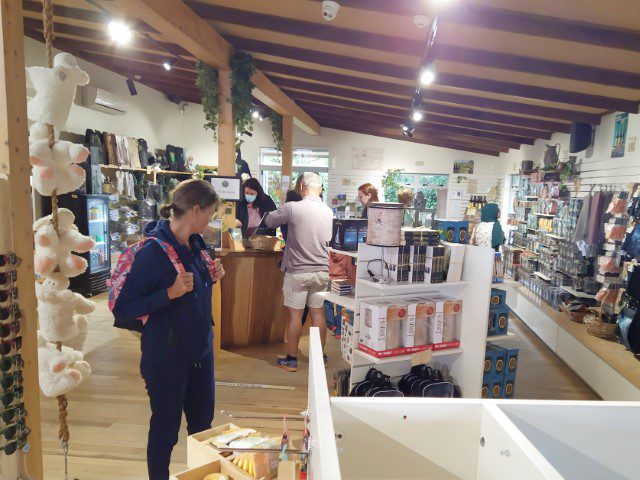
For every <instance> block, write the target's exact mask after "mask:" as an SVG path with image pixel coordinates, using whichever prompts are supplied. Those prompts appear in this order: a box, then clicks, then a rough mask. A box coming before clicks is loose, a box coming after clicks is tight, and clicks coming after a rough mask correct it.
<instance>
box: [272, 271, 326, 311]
mask: <svg viewBox="0 0 640 480" xmlns="http://www.w3.org/2000/svg"><path fill="white" fill-rule="evenodd" d="M328 286H329V272H309V273H285V274H284V284H283V286H282V292H283V293H284V306H285V307H291V308H297V309H299V310H302V309H303V308H304V307H305V305H307V306H309V307H311V308H322V306H323V305H324V298H323V297H322V296H320V295H318V294H319V293H320V292H324V291H326V290H327V287H328Z"/></svg>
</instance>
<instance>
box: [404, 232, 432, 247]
mask: <svg viewBox="0 0 640 480" xmlns="http://www.w3.org/2000/svg"><path fill="white" fill-rule="evenodd" d="M402 231H403V233H404V242H405V244H407V245H426V246H430V247H435V246H437V245H438V244H439V243H440V232H438V230H429V229H425V228H403V229H402Z"/></svg>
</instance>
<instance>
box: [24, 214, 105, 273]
mask: <svg viewBox="0 0 640 480" xmlns="http://www.w3.org/2000/svg"><path fill="white" fill-rule="evenodd" d="M74 220H75V216H74V215H73V213H72V212H71V210H69V209H67V208H60V209H58V234H57V235H56V231H55V229H54V228H53V224H52V223H51V215H47V216H46V217H43V218H41V219H39V220H36V221H35V223H34V224H33V231H34V236H35V258H34V267H35V272H36V273H37V274H38V275H44V276H47V275H51V274H52V273H53V272H54V270H55V269H56V267H59V271H60V273H61V274H62V275H64V276H65V277H67V278H70V277H75V276H77V275H80V274H81V273H82V272H84V271H85V270H86V269H87V261H86V260H85V259H84V258H82V257H80V256H78V255H74V254H73V253H72V252H77V253H85V252H88V251H89V250H91V249H92V248H93V247H94V246H95V241H94V240H93V239H92V238H91V237H87V236H85V235H82V234H81V233H80V232H79V231H78V227H76V226H75V225H74V224H73V222H74Z"/></svg>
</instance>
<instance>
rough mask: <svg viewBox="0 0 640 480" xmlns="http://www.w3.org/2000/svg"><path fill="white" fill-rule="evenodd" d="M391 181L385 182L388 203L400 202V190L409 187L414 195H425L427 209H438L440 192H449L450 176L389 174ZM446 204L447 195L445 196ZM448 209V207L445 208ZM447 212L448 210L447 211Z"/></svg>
mask: <svg viewBox="0 0 640 480" xmlns="http://www.w3.org/2000/svg"><path fill="white" fill-rule="evenodd" d="M387 176H390V178H389V179H387V180H386V181H384V182H383V185H384V200H385V201H386V202H397V201H398V190H399V189H400V188H402V187H409V188H410V189H411V190H413V192H414V195H415V194H416V193H418V192H420V191H421V192H422V193H423V194H424V198H425V199H426V200H427V205H426V206H427V208H436V203H437V201H438V190H445V191H446V190H447V185H448V183H449V175H430V174H425V173H405V172H388V173H387ZM444 199H445V202H446V195H444ZM443 207H444V208H445V209H446V205H445V206H443ZM445 211H446V210H445Z"/></svg>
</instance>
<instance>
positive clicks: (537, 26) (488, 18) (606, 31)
mask: <svg viewBox="0 0 640 480" xmlns="http://www.w3.org/2000/svg"><path fill="white" fill-rule="evenodd" d="M596 18H597V17H596ZM439 19H440V20H441V21H443V22H447V23H455V24H458V25H466V26H471V27H478V28H486V29H490V30H499V31H503V32H510V33H517V34H520V35H531V36H536V37H544V38H553V39H556V40H564V41H567V42H577V43H584V44H587V45H592V46H598V47H607V48H616V49H620V50H630V51H633V52H640V31H635V30H627V29H624V28H616V27H611V26H607V25H599V24H596V23H585V22H576V21H571V20H566V19H563V18H557V17H550V16H546V15H534V14H529V13H523V12H516V11H512V10H504V9H500V8H491V7H486V6H481V5H471V4H464V5H460V7H459V8H450V9H447V10H445V11H444V12H442V14H440V16H439Z"/></svg>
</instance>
